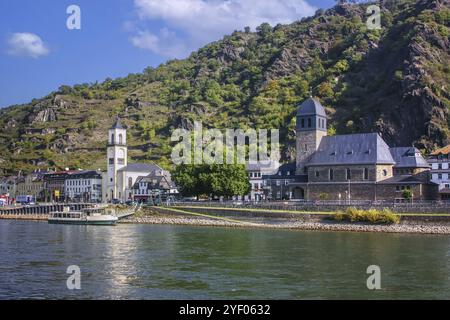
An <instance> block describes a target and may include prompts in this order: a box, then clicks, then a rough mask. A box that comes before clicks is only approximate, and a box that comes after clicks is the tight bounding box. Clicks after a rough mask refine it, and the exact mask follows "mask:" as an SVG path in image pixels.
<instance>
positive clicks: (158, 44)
mask: <svg viewBox="0 0 450 320" xmlns="http://www.w3.org/2000/svg"><path fill="white" fill-rule="evenodd" d="M130 40H131V43H132V44H133V45H134V46H135V47H137V48H140V49H147V50H150V51H152V52H154V53H156V54H159V55H162V56H165V57H170V58H176V57H182V56H183V55H184V54H185V52H186V50H187V48H186V47H185V45H184V43H183V41H181V40H180V39H178V38H177V35H176V34H175V32H172V31H170V30H168V29H167V28H163V29H161V30H160V32H159V34H158V35H155V34H153V33H151V32H149V31H139V32H138V33H137V35H135V36H133V37H131V38H130Z"/></svg>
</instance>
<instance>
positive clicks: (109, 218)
mask: <svg viewBox="0 0 450 320" xmlns="http://www.w3.org/2000/svg"><path fill="white" fill-rule="evenodd" d="M118 220H119V219H118V218H117V217H116V216H114V215H111V214H105V209H104V208H93V209H84V210H82V211H71V210H70V207H64V209H63V211H62V212H52V213H50V216H49V218H48V223H58V224H81V225H83V224H84V225H104V226H110V225H115V224H116V223H117V221H118Z"/></svg>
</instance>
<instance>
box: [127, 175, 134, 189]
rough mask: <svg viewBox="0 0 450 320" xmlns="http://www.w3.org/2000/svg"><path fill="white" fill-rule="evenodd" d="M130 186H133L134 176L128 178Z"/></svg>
mask: <svg viewBox="0 0 450 320" xmlns="http://www.w3.org/2000/svg"><path fill="white" fill-rule="evenodd" d="M128 188H130V189H131V188H133V178H131V177H130V178H128Z"/></svg>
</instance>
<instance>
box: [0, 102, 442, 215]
mask: <svg viewBox="0 0 450 320" xmlns="http://www.w3.org/2000/svg"><path fill="white" fill-rule="evenodd" d="M327 119H328V118H327V115H326V113H325V109H324V107H323V106H322V105H321V103H320V102H319V101H318V100H317V99H316V98H312V97H311V98H309V99H307V100H306V101H304V102H303V103H302V104H301V105H300V106H299V107H298V112H297V116H296V120H297V122H296V123H297V127H296V162H293V163H284V164H280V163H279V162H278V161H270V162H265V163H264V164H258V163H256V164H255V163H249V164H247V167H246V168H247V173H248V179H249V183H250V185H251V192H250V193H249V194H248V195H246V196H244V197H240V198H239V199H238V197H235V200H239V201H248V202H262V201H280V200H284V201H286V200H291V201H313V200H321V201H327V200H330V201H336V200H370V201H379V200H383V201H392V202H409V201H426V200H448V199H450V158H449V154H450V146H446V147H444V148H441V149H438V150H435V151H434V152H432V153H431V154H430V155H429V156H428V157H427V158H425V157H424V156H423V155H422V154H421V152H420V151H419V150H418V149H417V148H415V147H413V146H406V147H389V146H388V145H387V144H386V142H385V141H384V140H383V139H382V137H381V136H380V135H379V134H378V133H361V134H350V135H334V136H328V135H327ZM126 137H127V130H126V128H125V127H124V126H123V125H122V123H121V121H120V118H117V119H115V121H114V123H113V125H112V126H111V128H110V129H109V132H108V142H107V148H106V149H107V150H106V155H107V156H106V162H107V171H105V172H102V171H100V170H81V169H77V170H74V169H69V168H67V169H66V170H62V171H50V170H48V171H43V170H36V171H35V172H32V173H30V174H27V175H18V176H10V177H3V178H1V180H0V205H3V206H5V205H12V204H24V205H27V204H28V205H29V204H35V203H37V202H47V203H68V202H84V203H114V204H120V203H135V202H139V203H152V204H158V203H163V202H164V201H168V199H178V200H180V199H182V195H181V194H180V192H179V191H178V188H177V186H176V185H175V183H174V182H173V181H172V178H171V173H170V172H169V171H167V170H165V169H163V168H161V167H160V166H158V165H156V164H153V163H128V157H127V141H126Z"/></svg>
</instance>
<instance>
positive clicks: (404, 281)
mask: <svg viewBox="0 0 450 320" xmlns="http://www.w3.org/2000/svg"><path fill="white" fill-rule="evenodd" d="M71 265H76V266H78V267H79V268H80V272H81V276H80V278H81V289H80V290H69V289H67V285H66V281H67V279H68V277H69V276H70V275H69V274H67V273H66V271H67V268H68V267H69V266H71ZM369 265H377V266H379V267H380V269H381V290H368V289H367V286H366V280H367V278H368V277H369V275H368V274H366V270H367V267H368V266H369ZM16 298H22V299H24V298H26V299H384V298H388V299H391V298H392V299H412V298H415V299H435V298H444V299H449V298H450V236H431V235H411V234H376V233H337V232H306V231H289V230H267V229H248V228H246V229H233V228H209V227H187V226H186V227H185V226H169V225H167V226H166V225H125V224H123V225H118V226H116V227H98V226H97V227H95V226H69V225H68V226H66V225H50V224H47V223H45V222H27V221H8V220H0V299H16Z"/></svg>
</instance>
